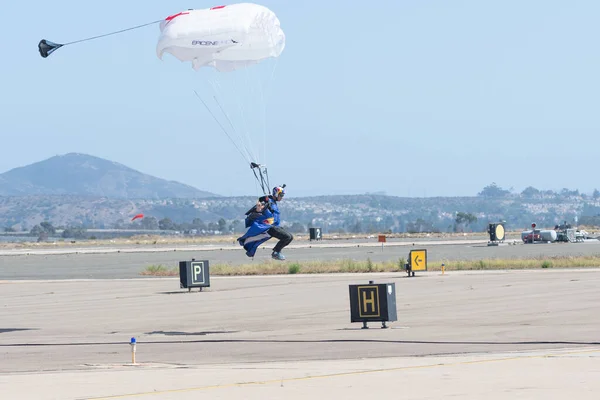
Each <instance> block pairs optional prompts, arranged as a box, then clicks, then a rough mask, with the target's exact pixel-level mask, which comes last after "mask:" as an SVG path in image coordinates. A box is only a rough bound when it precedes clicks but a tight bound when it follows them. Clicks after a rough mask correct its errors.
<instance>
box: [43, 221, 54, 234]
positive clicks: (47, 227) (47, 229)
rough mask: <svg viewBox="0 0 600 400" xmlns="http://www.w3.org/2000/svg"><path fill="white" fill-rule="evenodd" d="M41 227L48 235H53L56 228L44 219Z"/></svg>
mask: <svg viewBox="0 0 600 400" xmlns="http://www.w3.org/2000/svg"><path fill="white" fill-rule="evenodd" d="M40 226H41V227H42V229H43V230H44V231H45V232H47V233H48V234H49V235H54V234H55V233H56V229H55V228H54V227H53V226H52V224H51V223H50V222H48V221H44V222H42V223H41V224H40Z"/></svg>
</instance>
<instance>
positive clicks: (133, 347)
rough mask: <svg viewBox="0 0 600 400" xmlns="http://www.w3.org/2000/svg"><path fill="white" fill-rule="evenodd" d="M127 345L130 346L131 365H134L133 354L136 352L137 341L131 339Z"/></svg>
mask: <svg viewBox="0 0 600 400" xmlns="http://www.w3.org/2000/svg"><path fill="white" fill-rule="evenodd" d="M129 345H130V346H131V363H132V364H135V352H136V345H137V341H136V340H135V338H134V337H132V338H131V340H130V342H129Z"/></svg>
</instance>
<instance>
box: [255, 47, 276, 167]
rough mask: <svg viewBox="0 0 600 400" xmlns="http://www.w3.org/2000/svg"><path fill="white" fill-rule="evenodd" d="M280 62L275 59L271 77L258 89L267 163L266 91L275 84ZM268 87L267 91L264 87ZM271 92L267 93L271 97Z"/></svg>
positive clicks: (261, 83)
mask: <svg viewBox="0 0 600 400" xmlns="http://www.w3.org/2000/svg"><path fill="white" fill-rule="evenodd" d="M278 62H279V58H276V59H275V63H274V65H273V70H272V71H271V76H270V77H269V78H268V79H267V82H264V83H263V82H260V81H259V85H258V88H259V90H260V98H261V102H262V106H263V109H262V111H263V149H264V150H263V151H264V154H265V163H266V162H267V161H266V157H267V99H265V90H266V91H268V90H269V89H270V88H271V83H272V82H273V78H274V76H275V70H276V69H277V63H278ZM263 85H264V86H265V87H266V89H265V88H264V87H263ZM269 94H270V92H268V93H267V95H269Z"/></svg>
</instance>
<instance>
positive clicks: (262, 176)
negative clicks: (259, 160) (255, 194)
mask: <svg viewBox="0 0 600 400" xmlns="http://www.w3.org/2000/svg"><path fill="white" fill-rule="evenodd" d="M250 167H251V168H252V172H253V173H254V177H255V178H256V180H257V181H258V182H259V183H260V187H261V188H262V190H263V194H264V195H265V196H267V195H269V188H270V187H271V185H270V183H269V172H268V171H267V166H266V165H260V164H256V163H254V162H252V163H250ZM257 169H258V173H257V172H256V170H257Z"/></svg>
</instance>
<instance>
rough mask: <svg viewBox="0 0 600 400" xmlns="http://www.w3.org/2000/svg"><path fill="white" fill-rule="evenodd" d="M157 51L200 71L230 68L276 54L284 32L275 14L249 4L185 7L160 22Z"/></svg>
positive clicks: (281, 47)
mask: <svg viewBox="0 0 600 400" xmlns="http://www.w3.org/2000/svg"><path fill="white" fill-rule="evenodd" d="M160 31H161V34H160V37H159V40H158V44H157V46H156V54H157V56H158V58H160V59H161V60H162V57H163V54H164V53H170V54H172V55H173V56H174V57H176V58H177V59H179V60H180V61H182V62H189V61H191V62H192V67H193V68H194V69H195V70H199V69H200V68H201V67H204V66H210V67H214V68H215V69H217V70H218V71H223V72H224V71H233V70H237V69H240V68H245V67H247V66H249V65H252V64H256V63H259V62H260V61H262V60H264V59H267V58H272V57H279V55H280V54H281V52H282V51H283V49H284V47H285V35H284V33H283V31H282V30H281V27H280V22H279V19H278V18H277V16H276V15H275V13H273V12H272V11H271V10H269V9H268V8H266V7H264V6H261V5H258V4H252V3H240V4H232V5H227V6H218V7H213V8H209V9H200V10H187V11H182V12H180V13H178V14H175V15H171V16H169V17H167V18H166V19H165V20H164V21H162V22H161V24H160Z"/></svg>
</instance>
